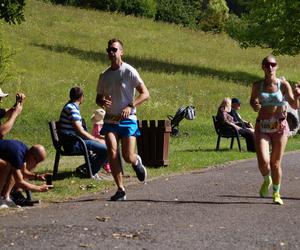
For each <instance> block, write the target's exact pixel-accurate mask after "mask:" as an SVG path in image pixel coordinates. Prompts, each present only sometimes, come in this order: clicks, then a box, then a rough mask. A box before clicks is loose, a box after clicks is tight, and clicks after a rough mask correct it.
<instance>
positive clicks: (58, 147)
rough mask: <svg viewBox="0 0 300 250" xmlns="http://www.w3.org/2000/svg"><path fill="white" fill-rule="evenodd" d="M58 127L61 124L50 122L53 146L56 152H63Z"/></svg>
mask: <svg viewBox="0 0 300 250" xmlns="http://www.w3.org/2000/svg"><path fill="white" fill-rule="evenodd" d="M58 126H59V122H56V121H50V122H49V129H50V133H51V139H52V143H53V146H54V148H55V149H56V150H61V142H60V140H59V137H58V131H57V127H58Z"/></svg>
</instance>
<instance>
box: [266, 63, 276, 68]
mask: <svg viewBox="0 0 300 250" xmlns="http://www.w3.org/2000/svg"><path fill="white" fill-rule="evenodd" d="M264 65H265V66H266V67H270V66H271V67H272V68H275V67H276V66H277V63H276V62H265V63H264Z"/></svg>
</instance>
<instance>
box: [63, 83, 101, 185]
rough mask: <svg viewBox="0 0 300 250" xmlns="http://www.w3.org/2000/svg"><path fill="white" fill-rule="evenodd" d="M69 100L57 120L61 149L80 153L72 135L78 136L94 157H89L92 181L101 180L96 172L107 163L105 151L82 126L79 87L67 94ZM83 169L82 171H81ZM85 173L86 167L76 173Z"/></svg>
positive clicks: (81, 100) (81, 94)
mask: <svg viewBox="0 0 300 250" xmlns="http://www.w3.org/2000/svg"><path fill="white" fill-rule="evenodd" d="M69 97H70V100H69V101H68V102H67V104H65V106H64V107H63V109H62V111H61V114H60V118H59V123H60V126H59V136H60V137H61V139H62V142H63V147H64V149H65V150H66V151H67V152H74V153H76V152H77V153H80V152H82V151H83V149H82V148H81V144H80V143H79V141H76V140H75V141H74V135H78V136H80V137H81V138H82V139H83V140H84V142H85V144H86V147H87V149H88V150H89V151H92V152H93V153H94V154H95V156H94V155H93V156H91V157H90V161H91V168H92V175H93V177H94V179H103V178H102V177H100V176H99V174H98V171H99V170H100V168H101V166H103V164H104V163H105V162H106V161H107V149H106V145H105V144H103V141H102V140H101V139H99V138H97V137H95V136H93V135H92V134H90V133H89V132H88V131H87V130H86V128H85V127H84V126H83V119H82V117H81V114H80V107H79V105H81V104H82V102H83V100H84V95H83V90H82V89H81V88H80V87H73V88H71V89H70V93H69ZM82 168H83V169H82ZM83 170H85V171H86V166H85V165H83V166H80V167H79V168H78V169H77V172H83Z"/></svg>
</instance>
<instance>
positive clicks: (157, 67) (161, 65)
mask: <svg viewBox="0 0 300 250" xmlns="http://www.w3.org/2000/svg"><path fill="white" fill-rule="evenodd" d="M31 45H32V46H35V47H39V48H42V49H45V50H50V51H53V52H57V53H65V54H70V55H72V56H74V57H77V58H79V59H81V60H86V61H93V62H98V61H101V62H102V63H107V62H108V59H107V55H106V53H102V52H95V51H91V50H90V51H87V50H82V49H78V48H74V47H71V46H64V45H61V44H57V45H47V44H36V43H33V44H31ZM125 58H126V60H125V61H126V62H128V63H129V64H131V65H133V66H135V67H138V68H142V69H143V70H145V71H150V72H156V73H168V74H174V73H177V72H182V73H183V74H194V75H199V76H202V77H216V78H218V79H220V80H223V81H232V82H235V83H240V84H244V85H250V84H252V83H253V82H254V81H257V79H258V76H256V75H253V74H250V73H247V72H243V71H234V72H229V71H225V70H217V69H213V68H209V67H203V66H196V65H185V64H176V63H169V62H164V61H159V60H157V59H154V58H143V57H134V56H130V55H126V56H125Z"/></svg>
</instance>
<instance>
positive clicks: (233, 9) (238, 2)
mask: <svg viewBox="0 0 300 250" xmlns="http://www.w3.org/2000/svg"><path fill="white" fill-rule="evenodd" d="M251 2H252V0H226V3H227V6H228V8H229V10H230V13H233V14H235V15H237V16H241V15H242V14H243V13H249V7H250V4H251Z"/></svg>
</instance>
